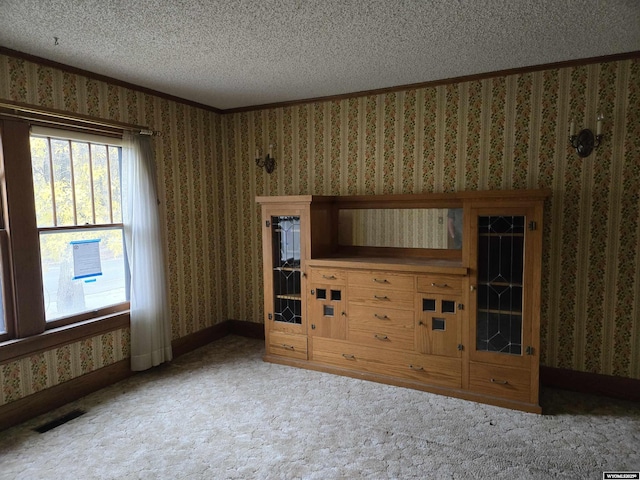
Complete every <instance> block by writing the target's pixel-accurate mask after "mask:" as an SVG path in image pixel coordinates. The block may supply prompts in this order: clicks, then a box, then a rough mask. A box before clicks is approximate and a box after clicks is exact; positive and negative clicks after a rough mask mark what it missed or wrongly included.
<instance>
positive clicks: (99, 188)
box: [91, 144, 112, 224]
mask: <svg viewBox="0 0 640 480" xmlns="http://www.w3.org/2000/svg"><path fill="white" fill-rule="evenodd" d="M91 159H92V162H93V196H94V201H95V209H96V224H100V223H112V222H111V206H110V198H109V197H110V196H109V174H108V170H107V147H106V146H105V145H93V144H92V145H91Z"/></svg>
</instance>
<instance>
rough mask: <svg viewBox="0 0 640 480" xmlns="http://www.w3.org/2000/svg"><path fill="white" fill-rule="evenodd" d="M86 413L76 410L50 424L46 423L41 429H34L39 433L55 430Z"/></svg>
mask: <svg viewBox="0 0 640 480" xmlns="http://www.w3.org/2000/svg"><path fill="white" fill-rule="evenodd" d="M85 413H87V412H85V411H84V410H80V409H77V408H76V409H75V410H71V411H70V412H69V413H67V414H65V415H62V416H61V417H58V418H56V419H53V420H51V421H50V422H47V423H45V424H44V425H40V426H39V427H36V428H34V430H35V431H36V432H39V433H44V432H48V431H49V430H53V429H54V428H56V427H59V426H60V425H62V424H64V423H67V422H69V421H71V420H73V419H74V418H78V417H79V416H80V415H84V414H85Z"/></svg>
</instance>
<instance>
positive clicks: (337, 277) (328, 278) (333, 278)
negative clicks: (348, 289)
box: [310, 268, 347, 285]
mask: <svg viewBox="0 0 640 480" xmlns="http://www.w3.org/2000/svg"><path fill="white" fill-rule="evenodd" d="M310 277H311V282H312V283H314V284H315V283H321V284H324V285H346V284H347V271H346V270H340V269H339V268H335V269H334V268H311V275H310Z"/></svg>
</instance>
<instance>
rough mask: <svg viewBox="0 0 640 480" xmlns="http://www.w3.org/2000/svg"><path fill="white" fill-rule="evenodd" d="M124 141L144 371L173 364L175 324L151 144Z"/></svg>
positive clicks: (138, 138) (129, 242)
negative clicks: (168, 296)
mask: <svg viewBox="0 0 640 480" xmlns="http://www.w3.org/2000/svg"><path fill="white" fill-rule="evenodd" d="M122 140H123V145H122V180H123V182H122V190H123V192H122V193H123V206H122V210H123V212H122V213H123V222H124V236H125V243H126V247H127V257H128V260H129V272H130V273H131V288H130V302H131V310H130V311H131V369H132V370H134V371H140V370H146V369H148V368H151V367H153V366H156V365H159V364H161V363H163V362H166V361H169V360H171V358H172V352H171V324H170V318H169V308H168V304H167V288H166V280H165V278H166V277H165V267H164V257H163V248H162V238H163V237H162V230H161V228H160V215H159V211H158V204H159V201H158V195H157V189H156V184H155V178H156V175H155V165H154V155H153V150H152V148H151V141H150V138H149V137H147V136H142V135H134V134H130V133H125V134H124V137H123V139H122Z"/></svg>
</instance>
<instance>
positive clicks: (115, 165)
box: [109, 147, 122, 223]
mask: <svg viewBox="0 0 640 480" xmlns="http://www.w3.org/2000/svg"><path fill="white" fill-rule="evenodd" d="M121 152H122V150H121V149H120V148H118V147H109V171H110V173H111V207H112V209H113V223H121V222H122V194H121V193H120V192H121V180H120V164H121V158H120V153H121Z"/></svg>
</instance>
